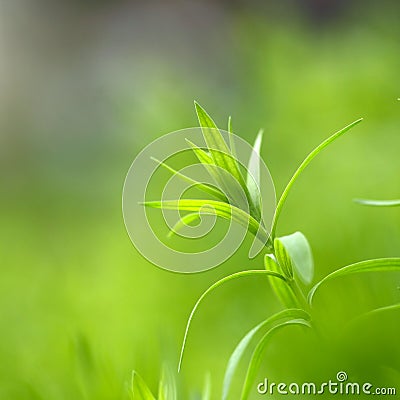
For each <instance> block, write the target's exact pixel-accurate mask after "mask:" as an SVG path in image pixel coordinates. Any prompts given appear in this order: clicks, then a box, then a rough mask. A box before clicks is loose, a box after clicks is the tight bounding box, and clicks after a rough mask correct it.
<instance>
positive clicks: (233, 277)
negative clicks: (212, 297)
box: [178, 269, 286, 372]
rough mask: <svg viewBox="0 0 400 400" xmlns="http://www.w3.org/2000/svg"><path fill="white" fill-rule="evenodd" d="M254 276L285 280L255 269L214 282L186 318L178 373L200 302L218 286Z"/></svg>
mask: <svg viewBox="0 0 400 400" xmlns="http://www.w3.org/2000/svg"><path fill="white" fill-rule="evenodd" d="M255 275H266V276H271V277H275V278H277V279H281V280H283V281H285V280H286V278H285V277H284V276H283V275H281V274H278V273H277V272H273V271H266V270H262V269H256V270H247V271H241V272H236V273H234V274H232V275H228V276H226V277H224V278H222V279H220V280H219V281H217V282H215V283H214V284H212V285H211V286H210V287H209V288H208V289H207V290H206V291H205V292H204V293H203V294H202V295H201V296H200V297H199V299H198V300H197V302H196V304H195V305H194V307H193V309H192V311H191V313H190V315H189V318H188V322H187V324H186V329H185V334H184V337H183V342H182V348H181V354H180V357H179V365H178V372H179V371H180V370H181V367H182V361H183V355H184V351H185V347H186V342H187V336H188V333H189V329H190V326H191V323H192V320H193V316H194V314H195V313H196V311H197V309H198V308H199V306H200V304H202V302H203V301H204V299H205V298H206V297H208V295H209V294H210V293H211V292H213V291H214V290H215V289H217V288H218V287H219V286H221V285H223V284H225V283H227V282H229V281H232V280H236V279H239V278H243V277H247V276H255Z"/></svg>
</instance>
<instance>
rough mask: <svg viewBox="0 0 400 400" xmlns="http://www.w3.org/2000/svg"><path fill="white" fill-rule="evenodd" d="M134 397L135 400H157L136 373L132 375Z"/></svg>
mask: <svg viewBox="0 0 400 400" xmlns="http://www.w3.org/2000/svg"><path fill="white" fill-rule="evenodd" d="M132 396H133V400H155V398H154V396H153V394H152V393H151V391H150V389H149V388H148V387H147V385H146V383H145V382H144V380H143V379H142V377H141V376H140V375H139V374H138V373H137V372H136V371H133V373H132Z"/></svg>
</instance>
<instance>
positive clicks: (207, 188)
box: [151, 157, 228, 202]
mask: <svg viewBox="0 0 400 400" xmlns="http://www.w3.org/2000/svg"><path fill="white" fill-rule="evenodd" d="M151 159H152V160H154V161H155V162H156V163H158V164H159V165H161V166H162V167H164V168H165V169H166V170H168V171H169V172H171V173H172V174H173V175H176V176H178V177H179V178H180V179H182V180H183V181H185V182H187V183H189V184H190V185H193V186H195V187H196V188H198V189H200V190H202V191H203V192H205V193H207V194H210V195H211V196H214V197H216V198H217V199H219V200H221V201H224V202H227V201H228V200H227V198H226V196H225V195H224V194H223V193H222V192H221V191H220V190H219V189H217V188H216V187H214V186H213V185H210V184H208V183H202V182H198V181H196V180H195V179H192V178H190V177H189V176H187V175H184V174H182V173H181V172H179V171H177V170H175V169H174V168H172V167H170V166H169V165H168V164H165V163H164V162H162V161H160V160H157V159H156V158H154V157H151Z"/></svg>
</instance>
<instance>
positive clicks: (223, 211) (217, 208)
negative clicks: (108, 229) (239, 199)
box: [140, 199, 269, 244]
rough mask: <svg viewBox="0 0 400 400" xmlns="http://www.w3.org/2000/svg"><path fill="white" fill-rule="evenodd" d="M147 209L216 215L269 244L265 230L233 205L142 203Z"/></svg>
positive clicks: (183, 200)
mask: <svg viewBox="0 0 400 400" xmlns="http://www.w3.org/2000/svg"><path fill="white" fill-rule="evenodd" d="M140 204H142V205H144V206H146V207H150V208H158V209H164V210H179V211H194V212H200V213H201V212H205V213H208V214H209V213H210V212H213V213H215V214H216V215H217V216H218V217H221V218H224V219H227V220H233V221H235V222H237V223H239V224H240V225H242V226H243V227H244V228H246V229H248V231H249V232H251V233H252V234H253V235H254V236H256V237H257V238H258V239H259V240H261V242H262V243H265V244H266V243H267V242H268V237H269V236H268V233H267V232H266V231H265V229H264V228H263V227H262V226H261V225H260V224H259V223H258V222H257V221H256V220H255V219H254V218H253V217H252V216H251V215H249V214H247V213H246V212H245V211H243V210H241V209H240V208H238V207H235V206H233V205H230V204H227V203H222V202H221V201H216V200H199V199H182V200H166V201H146V202H143V203H140Z"/></svg>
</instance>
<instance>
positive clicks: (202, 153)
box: [185, 139, 214, 165]
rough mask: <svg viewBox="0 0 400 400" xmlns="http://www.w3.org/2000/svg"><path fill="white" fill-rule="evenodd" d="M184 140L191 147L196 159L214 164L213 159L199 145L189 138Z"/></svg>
mask: <svg viewBox="0 0 400 400" xmlns="http://www.w3.org/2000/svg"><path fill="white" fill-rule="evenodd" d="M185 140H186V142H187V143H188V144H189V145H190V147H191V148H192V150H193V152H194V154H195V155H196V157H197V159H198V160H199V161H200V162H201V163H202V164H205V165H207V164H210V165H211V164H214V160H213V159H212V157H211V156H210V155H209V154H208V153H207V152H206V151H205V150H203V149H202V148H201V147H199V146H197V145H196V144H194V143H193V142H191V141H190V140H189V139H185Z"/></svg>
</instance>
